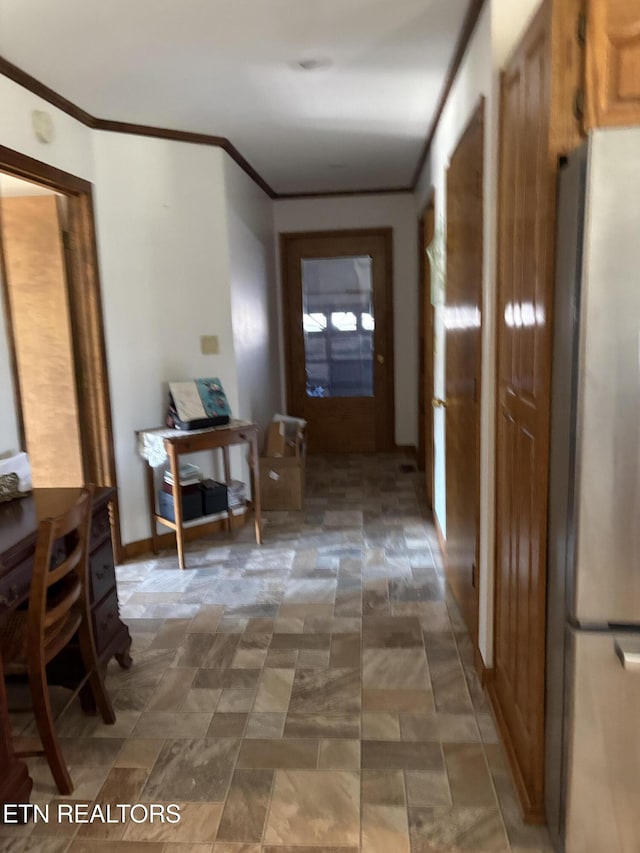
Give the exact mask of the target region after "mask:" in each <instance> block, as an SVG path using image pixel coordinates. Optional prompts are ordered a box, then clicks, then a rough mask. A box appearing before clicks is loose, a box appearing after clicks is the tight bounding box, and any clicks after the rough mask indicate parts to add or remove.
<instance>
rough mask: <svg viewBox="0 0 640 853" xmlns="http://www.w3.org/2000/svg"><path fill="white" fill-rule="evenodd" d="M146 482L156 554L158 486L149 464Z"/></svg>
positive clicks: (152, 545) (155, 551) (153, 549)
mask: <svg viewBox="0 0 640 853" xmlns="http://www.w3.org/2000/svg"><path fill="white" fill-rule="evenodd" d="M146 468H147V471H146V475H147V476H146V480H147V503H148V504H149V521H150V523H151V550H152V551H153V553H154V554H157V553H158V551H159V548H158V528H157V526H156V486H155V482H154V477H153V468H152V467H151V465H149V463H148V462H147V465H146Z"/></svg>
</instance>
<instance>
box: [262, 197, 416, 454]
mask: <svg viewBox="0 0 640 853" xmlns="http://www.w3.org/2000/svg"><path fill="white" fill-rule="evenodd" d="M274 209H275V226H276V232H277V233H278V234H283V233H288V232H294V231H333V230H342V229H348V228H384V227H391V228H393V315H394V347H395V353H394V355H395V392H396V393H395V397H396V399H395V405H396V435H395V438H396V444H401V445H403V444H407V445H416V444H417V436H418V401H417V398H418V257H417V256H418V246H417V227H418V226H417V213H416V206H415V199H414V197H413V196H412V195H411V194H408V193H407V194H402V193H399V194H397V195H378V196H375V195H366V196H364V195H363V196H350V197H344V198H330V197H329V198H310V199H282V200H280V201H276V202H275V205H274ZM279 260H280V259H279V258H278V264H279ZM278 304H279V307H280V305H281V300H280V299H279V300H278ZM283 382H284V379H283Z"/></svg>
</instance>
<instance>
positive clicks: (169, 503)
mask: <svg viewBox="0 0 640 853" xmlns="http://www.w3.org/2000/svg"><path fill="white" fill-rule="evenodd" d="M158 498H159V503H160V507H159V509H160V515H161V516H162V517H163V518H168V519H169V521H173V522H175V520H176V514H175V511H174V507H173V495H172V494H168V493H167V492H164V491H162V492H160V494H159V495H158ZM201 515H202V497H201V495H200V492H199V491H197V490H196V491H194V492H183V493H182V520H183V521H192V520H193V519H194V518H200V516H201Z"/></svg>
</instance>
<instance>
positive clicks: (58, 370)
mask: <svg viewBox="0 0 640 853" xmlns="http://www.w3.org/2000/svg"><path fill="white" fill-rule="evenodd" d="M0 279H1V284H2V288H1V289H2V300H3V303H2V307H3V314H4V326H5V330H6V342H5V346H6V351H7V353H8V356H9V365H10V371H9V372H10V375H9V376H7V377H3V379H4V380H5V384H7V382H8V383H9V384H10V385H12V392H13V402H14V410H15V441H16V442H17V443H18V444H19V445H20V448H19V449H21V450H25V451H27V452H28V453H29V456H30V460H31V462H32V469H33V478H34V486H35V487H36V488H38V487H40V488H46V487H54V486H73V485H76V486H77V485H81V484H83V483H94V484H95V485H97V486H113V487H116V486H117V480H116V471H115V459H114V450H113V434H112V426H111V403H110V396H109V382H108V375H107V364H106V347H105V340H104V329H103V321H102V301H101V294H100V281H99V275H98V263H97V251H96V239H95V225H94V219H93V199H92V186H91V184H90V183H89V182H87V181H84V180H82V179H80V178H77V177H75V176H74V175H70V174H68V173H66V172H62V171H61V170H58V169H55V168H53V167H51V166H48V165H46V164H44V163H41V162H39V161H37V160H33V159H32V158H29V157H26V156H24V155H22V154H18V153H17V152H14V151H11V150H10V149H8V148H4V147H2V146H0ZM7 397H8V398H9V399H10V397H11V390H10V391H9V392H8V393H7ZM10 449H11V448H4V447H0V452H3V451H7V450H10ZM110 514H111V515H110V520H111V532H112V541H113V548H114V557H115V560H116V562H118V561H119V560H120V559H121V554H122V543H121V538H120V520H119V510H118V501H117V496H116V497H114V499H113V501H112V503H111V508H110Z"/></svg>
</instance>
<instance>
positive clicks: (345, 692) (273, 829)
mask: <svg viewBox="0 0 640 853" xmlns="http://www.w3.org/2000/svg"><path fill="white" fill-rule="evenodd" d="M307 474H308V477H307V499H306V508H305V511H304V512H303V513H269V514H268V515H267V519H268V520H267V524H266V528H265V545H264V546H263V547H262V548H260V549H259V548H256V546H255V543H253V542H252V528H251V526H250V525H248V526H247V527H246V528H244V529H243V530H242V531H241V532H240V533H239V534H237V535H234V538H233V541H232V542H229V541H228V540H225V539H223V538H215V539H209V540H205V541H200V542H198V543H196V544H194V545H192V546H191V547H190V548H189V551H188V565H189V567H190V568H189V569H187V570H186V571H184V572H181V571H180V570H178V568H177V560H176V557H175V554H174V553H173V552H168V553H164V554H162V555H161V556H160V558H158V559H149V560H145V561H141V562H138V563H129V564H127V565H125V566H122V567H120V568H119V570H118V577H119V591H120V600H121V604H122V616H123V618H124V620H125V621H126V622H127V623H128V624H129V626H130V629H131V632H132V635H133V638H134V639H133V651H132V654H133V658H134V666H133V668H132V669H131V670H130V671H128V672H125V671H121V670H120V669H118V667H117V665H116V664H115V663H114V662H112V664H111V666H110V670H109V676H108V687H109V690H110V692H111V695H112V697H113V699H114V705H115V708H116V712H117V716H118V719H117V722H116V724H115V726H114V727H112V728H107V727H105V726H103V725H102V724H101V723H100V722H99V721H98V720H96V719H95V718H89V717H85V716H83V715H82V714H81V712H80V711H79V709H76V708H75V707H73V708H72V709H71V710H70V711H69V712H67V714H66V715H65V716H64V717H63V718H62V720H61V721H60V723H59V731H60V732H61V734H62V735H63V738H64V739H63V748H64V752H65V755H66V756H67V760H68V763H69V765H70V771H71V775H72V777H73V779H74V782H75V784H76V792H75V793H74V795H73V797H74V798H75V799H76V800H78V801H82V802H88V803H91V802H99V803H112V804H116V803H145V802H146V803H178V804H180V805H181V815H182V819H181V821H180V822H179V823H178V824H175V825H169V824H157V823H156V824H154V825H153V826H150V825H149V824H146V825H144V824H142V825H141V824H135V823H131V822H129V823H127V824H124V823H116V824H99V823H95V824H91V825H86V826H81V827H80V828H78V827H77V826H73V827H69V826H60V827H54V826H53V825H51V824H43V823H41V824H38V825H37V826H35V827H34V826H33V824H29V825H28V826H26V827H23V828H20V827H10V826H5V827H0V853H4V851H31V850H33V851H36V850H37V851H40V853H58V851H60V853H62V851H69V853H81V851H82V853H84V851H87V853H88V851H92V853H93V851H105V853H106V851H119V853H133V851H138V850H139V851H141V853H145V851H146V853H161V851H166V852H167V853H187V851H193V853H303V851H304V850H307V849H309V850H313V851H315V853H358V851H362V853H409V851H411V853H426V851H430V853H456V851H469V853H508V851H513V853H550V850H551V848H550V847H549V846H548V842H547V841H546V830H545V829H544V828H542V827H531V826H529V827H526V826H524V825H523V824H522V822H521V820H520V818H519V814H518V807H517V805H516V801H515V796H514V793H513V789H512V785H511V782H510V778H509V775H508V771H507V768H506V764H505V758H504V754H503V751H502V748H501V746H500V745H499V744H498V742H497V740H498V739H497V735H496V731H495V727H494V724H493V721H492V717H491V714H490V711H489V708H488V705H487V703H486V700H485V698H484V695H483V692H482V690H481V688H480V686H479V682H478V678H477V675H476V672H475V669H474V665H473V655H472V648H471V644H470V642H469V639H468V636H467V634H466V631H465V629H464V626H463V623H462V621H461V618H460V615H459V613H458V611H457V609H456V607H455V604H454V603H453V602H452V601H451V598H450V596H449V595H448V593H447V590H446V587H445V584H444V580H443V572H442V564H441V559H440V555H439V550H438V545H437V540H436V536H435V531H434V528H433V526H432V524H431V522H430V521H429V520H428V519H427V517H426V511H425V506H424V500H423V497H422V481H423V476H422V475H421V474H420V473H418V472H416V471H415V469H414V466H413V464H412V463H411V462H410V461H409V460H407V459H405V458H404V457H401V456H398V455H388V456H375V457H374V456H345V457H310V458H309V459H308V465H307ZM15 723H16V727H17V726H18V725H20V724H21V725H22V727H23V739H25V740H26V739H28V736H29V733H30V730H29V718H28V717H25V718H24V719H16V720H15ZM16 730H17V728H16ZM29 766H30V770H31V774H32V776H33V778H34V780H35V788H34V795H33V802H36V803H38V804H44V803H46V802H49V801H51V800H52V798H54V797H55V796H56V792H55V790H54V788H53V785H52V782H51V777H50V775H49V771H48V768H47V765H46V763H45V762H44V761H43V760H40V759H36V760H34V759H32V760H30V762H29ZM67 801H68V799H67V798H65V802H67ZM125 841H126V842H127V843H126V844H125V843H124V842H125Z"/></svg>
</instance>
